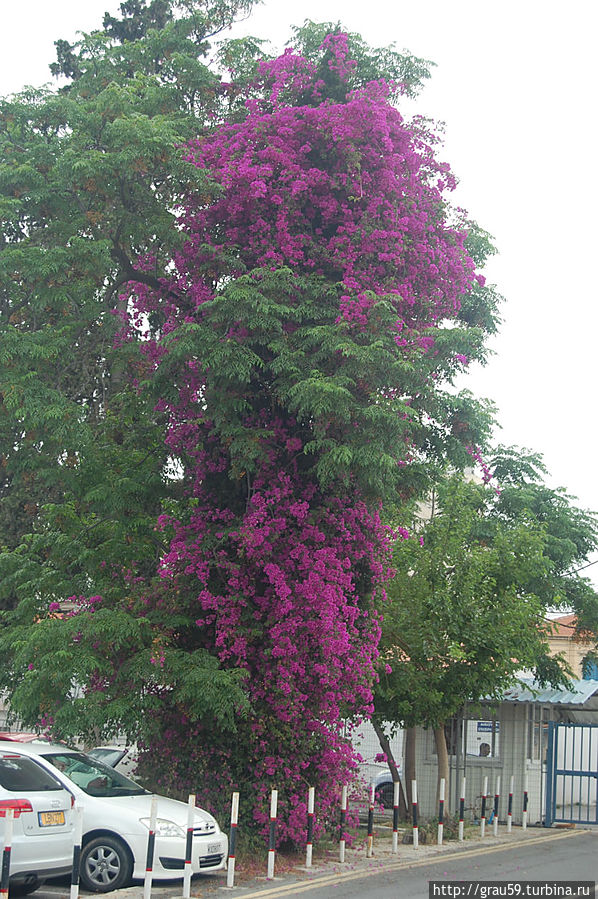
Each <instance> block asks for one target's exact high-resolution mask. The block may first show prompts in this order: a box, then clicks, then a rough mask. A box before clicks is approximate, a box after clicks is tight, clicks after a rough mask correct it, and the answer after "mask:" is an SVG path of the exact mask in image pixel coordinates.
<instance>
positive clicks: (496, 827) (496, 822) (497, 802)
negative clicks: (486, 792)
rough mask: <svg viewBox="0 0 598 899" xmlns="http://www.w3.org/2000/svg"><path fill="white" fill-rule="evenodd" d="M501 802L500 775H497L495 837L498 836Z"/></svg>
mask: <svg viewBox="0 0 598 899" xmlns="http://www.w3.org/2000/svg"><path fill="white" fill-rule="evenodd" d="M499 802H500V774H497V775H496V785H495V788H494V820H493V822H492V824H493V833H494V836H495V837H497V836H498V805H499Z"/></svg>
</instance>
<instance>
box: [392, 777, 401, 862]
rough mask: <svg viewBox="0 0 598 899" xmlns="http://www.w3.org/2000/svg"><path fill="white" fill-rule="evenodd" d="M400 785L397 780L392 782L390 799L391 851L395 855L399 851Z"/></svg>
mask: <svg viewBox="0 0 598 899" xmlns="http://www.w3.org/2000/svg"><path fill="white" fill-rule="evenodd" d="M400 787H401V785H400V783H399V781H398V780H395V782H394V790H393V797H392V851H393V853H394V854H395V855H396V853H397V852H398V851H399V790H400Z"/></svg>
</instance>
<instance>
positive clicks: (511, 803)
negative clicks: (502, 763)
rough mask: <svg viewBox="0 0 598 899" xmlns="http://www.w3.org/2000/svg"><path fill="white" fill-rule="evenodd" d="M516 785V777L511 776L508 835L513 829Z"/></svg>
mask: <svg viewBox="0 0 598 899" xmlns="http://www.w3.org/2000/svg"><path fill="white" fill-rule="evenodd" d="M514 785H515V777H514V775H513V774H511V785H510V787H509V808H508V811H507V833H511V829H512V827H513V787H514Z"/></svg>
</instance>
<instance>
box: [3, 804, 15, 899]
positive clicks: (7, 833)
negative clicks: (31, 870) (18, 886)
mask: <svg viewBox="0 0 598 899" xmlns="http://www.w3.org/2000/svg"><path fill="white" fill-rule="evenodd" d="M4 815H5V817H6V824H5V825H4V849H3V851H2V876H1V879H0V896H8V888H9V879H10V854H11V852H12V837H13V832H14V826H15V825H14V817H15V810H14V808H7V809H6V812H5V813H4Z"/></svg>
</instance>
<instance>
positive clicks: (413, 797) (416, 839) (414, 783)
mask: <svg viewBox="0 0 598 899" xmlns="http://www.w3.org/2000/svg"><path fill="white" fill-rule="evenodd" d="M411 808H412V811H413V848H414V849H418V848H419V830H418V826H417V781H416V780H412V781H411Z"/></svg>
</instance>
